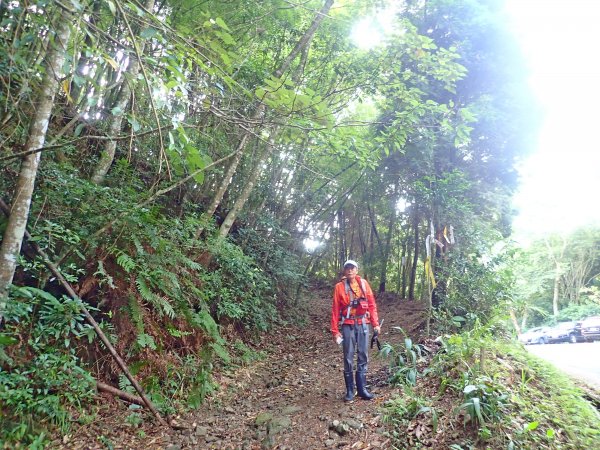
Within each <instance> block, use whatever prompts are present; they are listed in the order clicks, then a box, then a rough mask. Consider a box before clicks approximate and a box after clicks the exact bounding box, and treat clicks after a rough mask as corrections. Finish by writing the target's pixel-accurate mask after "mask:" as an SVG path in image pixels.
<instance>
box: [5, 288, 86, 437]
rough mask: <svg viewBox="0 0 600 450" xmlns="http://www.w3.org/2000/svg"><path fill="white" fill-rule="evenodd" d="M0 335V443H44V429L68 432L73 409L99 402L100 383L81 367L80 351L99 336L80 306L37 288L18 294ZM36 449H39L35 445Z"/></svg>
mask: <svg viewBox="0 0 600 450" xmlns="http://www.w3.org/2000/svg"><path fill="white" fill-rule="evenodd" d="M5 317H6V327H5V330H4V331H3V333H2V334H1V335H0V358H1V366H0V417H1V418H2V421H3V423H4V424H5V425H4V426H3V427H2V429H1V430H0V438H1V439H3V440H5V441H7V442H12V443H14V444H16V443H21V444H25V445H27V444H31V445H33V444H34V443H35V442H37V443H38V444H39V443H41V442H43V439H44V435H45V434H44V433H45V431H44V428H45V426H53V425H56V426H58V427H59V428H60V429H61V431H63V432H65V431H66V430H68V428H69V421H70V412H71V409H72V408H76V409H81V408H82V407H83V405H84V404H85V403H86V402H88V401H89V400H90V399H91V398H92V397H93V396H94V388H95V382H94V380H93V378H92V377H91V375H90V374H89V373H88V371H87V370H86V369H85V368H83V367H82V366H81V362H80V361H79V358H78V357H77V356H76V345H77V344H78V343H79V342H80V341H81V340H82V339H84V340H85V342H89V341H90V340H92V339H93V337H94V331H93V329H91V327H90V326H88V325H87V324H85V323H84V317H83V314H82V313H81V308H80V302H79V301H76V300H73V299H70V298H68V297H63V298H61V299H57V298H56V297H54V296H53V295H51V294H49V293H47V292H44V291H41V290H39V289H35V288H27V287H22V288H15V289H13V291H12V293H11V296H10V298H9V301H8V305H7V312H6V316H5ZM36 445H37V444H36Z"/></svg>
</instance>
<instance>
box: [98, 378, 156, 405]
mask: <svg viewBox="0 0 600 450" xmlns="http://www.w3.org/2000/svg"><path fill="white" fill-rule="evenodd" d="M96 389H98V391H99V392H107V393H109V394H111V395H114V396H115V397H119V398H120V399H122V400H125V401H126V402H129V403H134V404H136V405H140V406H146V404H145V403H144V400H142V399H141V398H140V397H137V396H135V395H133V394H130V393H129V392H125V391H122V390H120V389H117V388H116V387H113V386H111V385H110V384H106V383H102V382H101V381H96Z"/></svg>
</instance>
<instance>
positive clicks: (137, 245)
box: [132, 236, 146, 255]
mask: <svg viewBox="0 0 600 450" xmlns="http://www.w3.org/2000/svg"><path fill="white" fill-rule="evenodd" d="M132 240H133V245H135V249H136V250H137V252H138V255H145V254H146V250H144V246H143V245H142V243H141V242H140V240H139V239H138V237H137V236H134V237H133V239H132Z"/></svg>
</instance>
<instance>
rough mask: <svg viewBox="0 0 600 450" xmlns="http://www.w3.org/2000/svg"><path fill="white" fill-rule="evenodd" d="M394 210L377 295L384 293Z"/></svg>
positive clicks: (394, 221) (386, 240)
mask: <svg viewBox="0 0 600 450" xmlns="http://www.w3.org/2000/svg"><path fill="white" fill-rule="evenodd" d="M396 217H397V214H396V209H395V208H393V207H392V214H391V217H390V223H389V225H388V233H387V237H386V239H385V248H384V252H383V264H382V267H381V281H380V282H379V293H382V292H385V284H386V281H387V265H388V260H389V259H390V249H391V244H392V236H393V234H394V226H395V225H396Z"/></svg>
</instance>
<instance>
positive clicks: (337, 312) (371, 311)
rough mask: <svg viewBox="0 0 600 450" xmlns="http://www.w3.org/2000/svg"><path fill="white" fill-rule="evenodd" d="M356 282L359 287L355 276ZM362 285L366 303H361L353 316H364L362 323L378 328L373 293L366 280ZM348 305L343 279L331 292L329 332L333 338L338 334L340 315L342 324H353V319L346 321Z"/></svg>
mask: <svg viewBox="0 0 600 450" xmlns="http://www.w3.org/2000/svg"><path fill="white" fill-rule="evenodd" d="M356 281H358V284H359V286H360V285H361V278H360V277H359V276H358V275H357V276H356ZM364 283H365V296H366V297H367V301H366V302H362V305H361V306H359V307H358V308H357V309H356V312H355V314H356V315H357V316H358V315H363V314H365V317H364V321H365V322H366V323H370V324H372V325H373V327H378V326H379V317H378V316H377V305H376V304H375V296H374V295H373V291H372V290H371V286H369V283H368V282H367V280H364ZM349 304H350V294H349V293H348V294H346V278H345V277H344V278H342V279H341V281H340V282H339V283H337V284H336V285H335V289H334V290H333V303H332V304H331V332H332V333H333V335H334V336H336V335H337V334H339V332H340V331H339V328H338V323H339V322H340V316H341V314H343V315H344V318H343V323H344V324H354V320H353V319H351V318H349V319H346V313H347V311H348V305H349ZM367 313H368V314H367Z"/></svg>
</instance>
